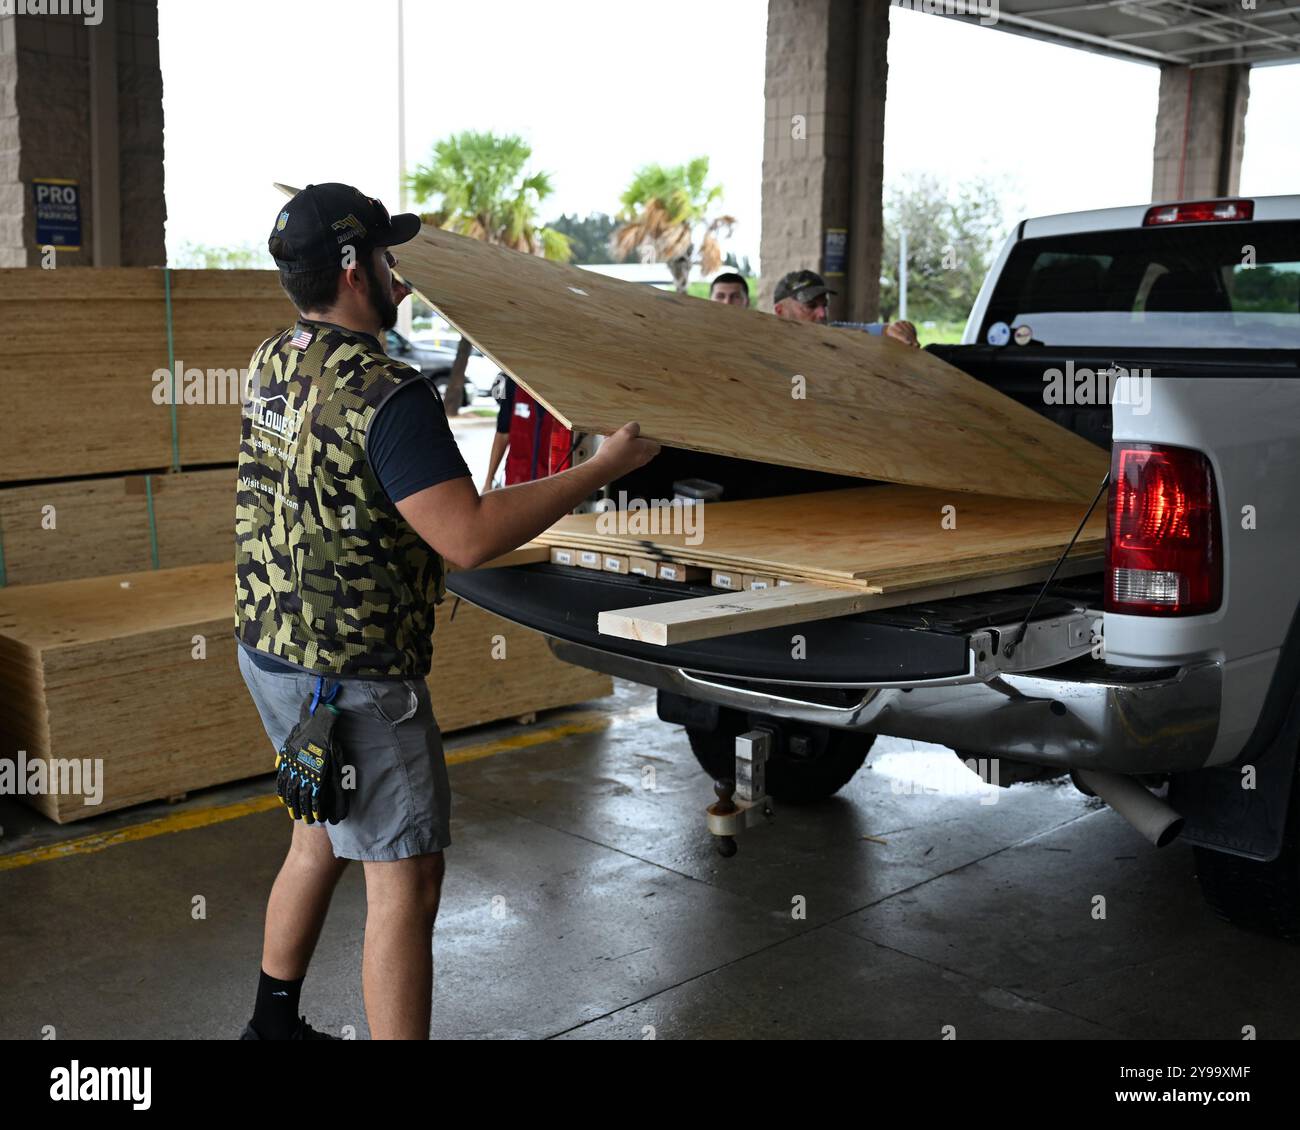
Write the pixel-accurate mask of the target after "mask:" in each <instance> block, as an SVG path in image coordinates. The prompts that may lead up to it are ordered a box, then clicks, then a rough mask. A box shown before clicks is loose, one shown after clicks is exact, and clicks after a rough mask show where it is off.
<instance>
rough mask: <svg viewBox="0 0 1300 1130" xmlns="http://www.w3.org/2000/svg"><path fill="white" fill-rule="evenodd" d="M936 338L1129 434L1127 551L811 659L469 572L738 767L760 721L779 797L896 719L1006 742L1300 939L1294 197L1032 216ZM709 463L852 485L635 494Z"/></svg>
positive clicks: (912, 733) (1097, 429) (961, 750)
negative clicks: (615, 615)
mask: <svg viewBox="0 0 1300 1130" xmlns="http://www.w3.org/2000/svg"><path fill="white" fill-rule="evenodd" d="M845 332H850V331H847V330H846V331H845ZM932 352H934V353H935V354H937V355H939V356H941V357H943V358H944V359H945V360H947V361H949V362H950V363H952V364H953V365H956V366H958V367H959V368H961V369H963V370H964V371H965V372H967V373H969V374H970V375H971V376H973V377H975V378H977V379H978V380H981V381H984V382H986V383H987V384H989V385H991V386H992V387H994V388H996V389H998V390H1000V391H1001V392H1003V393H1005V394H1006V395H1008V396H1011V397H1013V398H1015V399H1017V400H1019V401H1021V402H1022V403H1024V404H1026V405H1029V406H1030V407H1032V408H1034V409H1035V410H1037V411H1039V412H1042V413H1043V414H1044V415H1046V416H1048V417H1050V418H1051V419H1054V420H1056V421H1057V422H1058V423H1060V424H1062V425H1064V426H1065V427H1068V428H1070V429H1072V430H1073V431H1075V432H1077V433H1079V434H1080V435H1083V436H1085V437H1086V438H1088V439H1090V440H1092V441H1094V442H1096V443H1098V444H1099V445H1102V446H1105V447H1108V448H1109V449H1110V450H1111V453H1112V460H1111V473H1110V478H1109V485H1108V487H1107V490H1106V492H1105V493H1104V494H1103V495H1102V499H1101V501H1099V502H1098V505H1105V506H1106V507H1107V514H1108V530H1107V553H1106V563H1105V569H1104V572H1099V573H1096V574H1095V575H1091V576H1082V577H1071V578H1070V579H1069V580H1068V581H1057V582H1054V583H1053V584H1052V585H1051V586H1050V587H1048V588H1047V589H1046V590H1045V591H1044V588H1043V586H1042V585H1041V584H1040V585H1031V586H1028V587H1025V588H1020V589H1014V590H1006V591H1000V592H993V593H985V594H981V595H978V596H970V597H962V598H959V599H953V600H943V601H937V602H934V603H931V604H926V605H912V606H908V607H904V608H896V609H891V610H889V611H884V612H873V613H865V614H861V615H857V616H850V617H844V618H840V619H835V620H829V621H820V622H816V623H809V624H806V625H801V626H799V627H798V628H796V629H793V630H794V631H798V632H799V633H800V634H802V635H803V636H804V637H805V638H806V641H807V647H806V655H805V657H804V658H802V659H800V660H799V661H795V660H792V659H791V653H790V636H791V631H792V629H789V628H781V629H772V630H765V631H757V632H749V633H745V634H744V635H739V636H730V637H723V638H720V639H715V640H704V641H699V642H696V643H691V644H683V645H677V646H673V647H668V648H662V647H655V646H652V645H648V644H641V643H637V642H634V641H628V640H620V639H612V638H610V637H606V636H602V635H599V634H598V633H597V630H596V618H597V614H598V613H599V612H600V611H603V610H607V609H614V608H624V607H628V606H631V605H635V604H638V603H646V604H649V603H656V602H661V601H664V600H670V599H681V598H684V597H687V596H698V595H703V594H705V593H706V592H709V591H711V590H709V589H707V588H692V587H691V586H682V585H680V584H666V583H663V582H657V581H654V580H649V579H646V578H639V577H627V576H619V575H617V574H612V573H593V572H590V571H587V570H581V569H567V568H564V567H559V566H550V565H533V566H523V567H515V568H509V569H496V570H484V571H479V572H469V573H457V574H455V575H454V576H453V578H452V580H451V585H450V587H451V589H452V590H453V591H454V592H456V593H457V594H459V595H461V596H464V597H465V598H466V599H469V600H471V601H472V602H474V603H475V604H479V605H482V606H483V607H486V608H488V609H490V610H491V611H493V612H496V613H498V614H500V615H502V616H504V617H506V618H508V619H511V620H514V621H516V622H518V623H521V624H524V625H527V626H528V627H531V628H534V629H536V630H538V631H540V632H542V633H544V634H545V635H546V636H547V637H548V638H549V640H550V643H551V647H552V649H553V650H554V651H555V653H556V654H557V655H559V656H561V657H562V658H564V659H567V660H570V661H571V662H574V663H577V664H580V665H582V666H586V667H590V668H593V669H596V670H599V671H605V672H608V673H610V674H613V675H618V676H622V677H624V678H627V679H631V680H634V681H636V682H639V683H643V684H646V685H648V686H651V687H655V688H657V689H658V692H659V714H660V717H661V718H663V719H664V720H665V721H669V722H674V723H678V724H681V725H684V726H686V728H687V730H688V733H689V736H690V740H691V746H692V749H693V750H694V752H695V755H696V757H697V758H698V760H699V761H700V763H701V765H702V766H703V767H704V769H705V770H706V771H707V772H709V774H710V775H712V776H714V777H728V776H731V775H732V764H733V761H732V758H733V751H734V745H735V739H736V738H737V736H738V735H740V734H742V733H745V732H748V731H753V730H755V729H760V730H766V731H767V732H768V733H769V734H770V746H771V751H772V752H771V761H770V762H769V764H768V770H767V781H768V792H769V793H770V794H771V795H772V796H773V797H774V798H776V799H778V800H782V799H784V800H786V801H793V802H799V801H812V800H816V799H819V798H822V797H825V796H828V795H829V794H831V793H833V792H834V791H835V790H836V789H838V788H840V787H841V786H842V785H843V784H844V783H845V782H847V781H848V780H849V779H850V778H851V777H852V775H853V774H854V773H855V772H856V771H857V769H858V768H859V767H860V766H861V765H862V763H863V761H864V760H865V758H866V755H867V752H868V750H869V749H870V746H871V743H872V741H874V736H875V735H876V734H890V735H895V736H898V737H904V738H913V739H919V740H923V741H928V742H936V743H939V744H941V745H945V746H949V747H951V748H952V749H954V750H955V751H957V753H958V754H959V756H962V757H965V758H969V757H976V758H990V759H997V764H998V779H999V783H1001V784H1003V785H1006V784H1010V783H1012V782H1014V781H1018V780H1025V779H1027V778H1029V777H1032V776H1034V775H1044V774H1051V773H1062V772H1071V773H1072V774H1073V775H1074V778H1075V782H1076V784H1078V785H1080V786H1081V787H1083V788H1085V789H1087V790H1089V791H1092V792H1095V793H1097V794H1098V795H1099V796H1101V797H1103V799H1105V800H1107V801H1108V802H1109V803H1110V804H1112V806H1113V807H1115V808H1116V810H1117V811H1120V812H1122V813H1123V814H1124V815H1125V816H1127V817H1128V818H1129V819H1130V820H1131V821H1133V822H1134V824H1135V825H1136V826H1137V827H1138V828H1139V830H1140V831H1142V832H1143V833H1144V834H1146V835H1147V837H1148V838H1149V839H1150V840H1151V841H1152V842H1154V843H1156V844H1158V845H1162V844H1164V843H1167V842H1169V840H1170V839H1172V838H1173V837H1174V836H1175V835H1177V834H1179V833H1180V832H1181V834H1182V836H1183V838H1184V839H1186V840H1189V841H1190V842H1191V843H1193V844H1194V845H1195V847H1196V852H1195V854H1196V866H1197V871H1198V874H1199V877H1200V880H1201V884H1202V888H1203V890H1204V892H1205V894H1206V897H1207V898H1208V900H1209V901H1210V903H1211V904H1212V905H1213V906H1214V908H1215V909H1216V910H1217V911H1218V912H1219V913H1220V914H1221V915H1223V916H1224V917H1226V918H1228V919H1229V920H1231V921H1234V922H1237V923H1239V924H1242V925H1247V926H1253V927H1259V928H1264V929H1268V930H1271V931H1274V932H1277V933H1280V934H1282V935H1283V936H1286V937H1290V938H1293V939H1300V804H1292V803H1291V801H1292V795H1293V792H1294V788H1293V786H1294V782H1295V778H1296V753H1297V748H1298V746H1300V514H1297V509H1296V508H1297V506H1298V505H1300V196H1286V197H1269V198H1256V199H1253V200H1252V199H1231V200H1229V199H1222V200H1212V201H1195V202H1187V203H1171V204H1161V205H1156V206H1148V205H1139V206H1135V207H1131V208H1114V209H1107V210H1104V211H1095V212H1079V213H1073V214H1070V215H1061V216H1048V217H1044V218H1040V219H1033V220H1026V221H1024V222H1022V223H1021V224H1019V226H1018V227H1017V228H1016V229H1015V231H1014V232H1013V234H1012V235H1011V237H1010V238H1009V239H1008V240H1007V242H1006V245H1005V246H1004V247H1003V249H1002V251H1001V253H1000V255H999V256H998V258H997V260H996V262H995V263H994V265H993V268H992V270H991V271H990V272H989V276H988V278H987V280H986V281H985V283H984V286H983V288H982V290H981V291H980V294H979V298H978V299H977V301H976V303H975V307H974V309H973V311H972V312H971V316H970V320H969V322H968V324H967V326H966V332H965V335H964V337H963V340H962V344H961V345H958V346H943V347H938V346H936V347H932ZM1116 372H1121V373H1125V374H1127V375H1126V376H1125V377H1124V378H1123V379H1122V381H1121V382H1120V393H1122V394H1123V395H1115V396H1107V395H1105V394H1106V392H1108V391H1109V389H1108V386H1107V380H1106V375H1107V374H1113V373H1116ZM1097 374H1101V376H1100V377H1098V376H1097ZM686 478H702V479H706V480H709V481H711V482H714V483H718V484H721V485H722V486H723V488H724V494H723V497H724V498H727V499H739V498H750V497H757V496H762V495H777V494H790V493H796V492H799V491H805V490H815V489H824V488H826V487H831V486H838V485H845V484H846V483H848V482H857V481H856V480H844V479H839V478H837V477H835V476H828V475H820V474H815V473H811V472H805V471H797V470H793V469H790V468H781V467H773V466H769V465H766V464H761V463H748V462H741V461H738V460H734V459H727V458H724V457H721V456H712V455H702V454H699V453H694V452H686V451H678V450H675V449H666V450H665V452H664V453H663V455H661V456H660V457H659V458H658V459H656V460H655V461H654V462H652V463H651V464H650V465H649V466H648V467H646V468H644V469H643V470H642V471H639V472H637V473H636V474H635V475H633V476H629V478H628V479H625V480H623V481H621V482H619V483H616V484H613V486H612V488H611V489H612V490H613V491H615V492H617V491H619V490H626V491H628V493H629V495H631V496H639V497H644V498H651V499H654V498H660V499H662V498H671V497H672V495H673V483H674V482H676V481H679V480H682V479H686ZM1101 486H1102V484H1101V483H1098V487H1099V489H1100V488H1101ZM1082 516H1083V508H1081V511H1080V517H1081V518H1082ZM1099 641H1100V642H1099ZM1166 786H1167V792H1166V791H1164V790H1165V787H1166ZM1152 789H1156V790H1158V792H1159V793H1160V795H1158V796H1157V795H1155V794H1153V793H1152V792H1151V790H1152Z"/></svg>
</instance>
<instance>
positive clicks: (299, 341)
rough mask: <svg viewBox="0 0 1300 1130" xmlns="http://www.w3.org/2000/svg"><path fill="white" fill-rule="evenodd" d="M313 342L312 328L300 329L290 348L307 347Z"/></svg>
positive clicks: (290, 343)
mask: <svg viewBox="0 0 1300 1130" xmlns="http://www.w3.org/2000/svg"><path fill="white" fill-rule="evenodd" d="M310 344H311V330H299V331H298V332H297V333H296V334H295V335H294V338H293V340H292V341H291V342H289V348H290V349H306V348H307V346H309V345H310Z"/></svg>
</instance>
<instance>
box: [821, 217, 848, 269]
mask: <svg viewBox="0 0 1300 1130" xmlns="http://www.w3.org/2000/svg"><path fill="white" fill-rule="evenodd" d="M848 258H849V231H848V228H827V229H826V231H825V240H824V242H823V245H822V274H823V275H842V274H844V268H845V265H846V264H847V262H848Z"/></svg>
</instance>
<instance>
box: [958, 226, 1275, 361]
mask: <svg viewBox="0 0 1300 1130" xmlns="http://www.w3.org/2000/svg"><path fill="white" fill-rule="evenodd" d="M999 322H1003V323H1005V324H1006V325H1007V326H1010V327H1013V328H1014V327H1018V326H1028V327H1029V331H1030V340H1032V341H1034V342H1038V343H1041V344H1043V345H1049V346H1054V345H1080V346H1124V345H1131V346H1173V347H1183V348H1188V347H1190V348H1240V349H1300V222H1297V221H1294V220H1288V221H1274V222H1268V223H1244V224H1243V223H1224V224H1189V225H1186V226H1172V227H1166V228H1137V229H1126V230H1122V231H1104V232H1086V233H1083V234H1080V235H1063V236H1050V237H1045V238H1042V239H1027V240H1023V241H1022V242H1020V243H1018V244H1017V245H1016V246H1015V248H1013V250H1012V252H1011V255H1010V256H1009V257H1008V259H1007V263H1006V266H1005V267H1004V268H1003V271H1002V274H1001V276H1000V277H999V279H998V282H997V287H996V289H995V290H994V292H993V298H992V301H991V302H990V303H989V308H988V311H987V314H986V315H985V320H984V324H983V326H981V327H980V337H979V340H980V341H981V342H983V341H986V340H988V332H989V327H990V326H993V325H996V324H997V323H999Z"/></svg>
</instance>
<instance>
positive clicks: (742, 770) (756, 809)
mask: <svg viewBox="0 0 1300 1130" xmlns="http://www.w3.org/2000/svg"><path fill="white" fill-rule="evenodd" d="M771 753H772V734H771V732H770V731H768V730H750V731H749V732H748V733H744V734H740V735H739V736H738V737H737V738H736V760H735V770H734V773H733V775H732V776H731V777H728V778H723V779H721V780H717V781H714V782H713V791H714V793H715V794H716V796H717V798H718V799H717V800H716V801H715V802H714V803H713V804H711V805H709V807H708V808H706V809H705V815H706V818H707V821H708V827H709V832H710V833H711V834H712V835H714V836H716V837H717V848H718V852H719V854H721V855H722V856H723V857H724V858H726V859H730V858H731V857H732V856H733V855H735V854H736V852H737V851H738V850H739V848H738V846H737V844H736V837H737V836H738V835H740V833H741V832H743V831H744V830H745V829H746V828H752V827H753V826H754V825H755V824H761V823H763V822H764V821H766V820H770V819H771V818H772V815H773V812H772V801H771V798H770V797H769V796H768V795H767V760H768V758H769V757H770V756H771Z"/></svg>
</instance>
